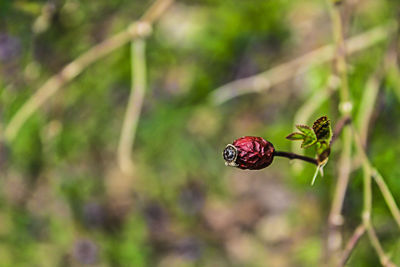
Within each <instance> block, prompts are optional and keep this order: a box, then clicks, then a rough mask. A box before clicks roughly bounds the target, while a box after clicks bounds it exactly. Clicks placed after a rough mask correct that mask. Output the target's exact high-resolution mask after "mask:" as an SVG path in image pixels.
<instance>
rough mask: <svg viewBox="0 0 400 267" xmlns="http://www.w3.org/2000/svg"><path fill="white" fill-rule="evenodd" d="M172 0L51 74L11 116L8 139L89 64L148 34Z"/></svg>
mask: <svg viewBox="0 0 400 267" xmlns="http://www.w3.org/2000/svg"><path fill="white" fill-rule="evenodd" d="M172 3H173V0H157V1H156V2H155V3H154V4H153V5H152V6H151V7H150V8H149V9H148V11H147V12H146V13H145V14H144V15H143V16H142V18H140V19H139V21H138V22H134V23H132V24H130V25H129V26H128V27H127V28H126V29H125V30H124V31H122V32H120V33H117V34H115V35H114V36H112V37H110V38H108V39H106V40H104V41H103V42H101V43H100V44H97V45H95V46H93V47H92V48H91V49H89V50H88V51H87V52H85V53H83V54H82V55H81V56H79V57H78V58H76V59H75V60H74V61H72V62H71V63H69V64H68V65H67V66H65V67H64V68H63V69H62V70H61V71H60V72H59V73H57V74H55V75H53V76H52V77H50V78H49V79H48V80H47V81H46V82H45V83H44V84H43V85H42V86H41V87H40V88H39V89H38V90H37V91H36V92H35V93H34V94H33V95H32V96H31V97H30V98H29V99H28V100H27V101H26V102H25V103H24V104H23V105H22V107H21V108H20V109H19V110H18V111H17V112H16V114H15V115H14V116H13V117H12V119H11V121H10V123H9V124H8V125H7V127H6V129H5V132H4V136H5V139H6V140H7V141H8V142H12V141H13V140H14V139H15V137H16V136H17V134H18V132H19V131H20V129H21V127H22V126H23V125H24V123H25V122H26V120H27V119H29V118H30V117H31V116H32V114H33V113H35V112H36V110H37V109H38V108H39V107H40V106H42V105H43V104H44V103H45V102H46V101H47V100H48V99H49V98H50V97H51V96H53V95H54V94H55V93H57V92H58V90H59V89H60V88H62V87H63V86H64V85H66V84H67V83H68V82H69V81H71V80H72V79H74V78H75V77H76V76H78V75H79V74H80V73H81V72H82V71H83V70H85V69H86V68H87V67H88V66H89V65H91V64H93V63H94V62H96V61H98V60H99V59H101V58H103V57H105V56H106V55H108V54H109V53H111V52H112V51H114V50H116V49H117V48H119V47H121V46H123V45H124V44H126V43H128V42H129V41H130V40H131V39H132V38H134V37H137V36H143V35H146V34H148V33H149V30H151V24H152V23H154V22H155V21H156V20H157V19H158V18H159V17H160V16H161V15H162V14H163V13H164V12H165V10H166V9H167V8H168V7H169V6H170V5H171V4H172Z"/></svg>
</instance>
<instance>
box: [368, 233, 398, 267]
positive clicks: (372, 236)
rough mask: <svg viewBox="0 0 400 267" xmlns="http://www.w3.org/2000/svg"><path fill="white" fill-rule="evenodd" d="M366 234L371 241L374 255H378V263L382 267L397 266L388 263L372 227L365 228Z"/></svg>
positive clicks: (387, 258)
mask: <svg viewBox="0 0 400 267" xmlns="http://www.w3.org/2000/svg"><path fill="white" fill-rule="evenodd" d="M367 233H368V237H369V240H370V241H371V244H372V246H373V247H374V249H375V251H376V253H377V254H378V257H379V261H380V262H381V264H382V266H384V267H396V266H397V265H396V264H394V263H393V262H391V261H390V259H389V257H388V256H387V255H386V254H385V251H384V250H383V248H382V245H381V243H380V242H379V239H378V237H377V235H376V233H375V230H374V228H373V227H372V226H370V227H368V228H367Z"/></svg>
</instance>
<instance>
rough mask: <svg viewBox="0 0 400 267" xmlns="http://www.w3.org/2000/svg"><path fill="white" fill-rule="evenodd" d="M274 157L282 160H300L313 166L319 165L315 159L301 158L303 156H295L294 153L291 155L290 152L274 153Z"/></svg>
mask: <svg viewBox="0 0 400 267" xmlns="http://www.w3.org/2000/svg"><path fill="white" fill-rule="evenodd" d="M274 156H277V157H284V158H288V159H300V160H302V161H306V162H309V163H312V164H314V165H316V166H318V165H319V162H318V160H317V159H314V158H310V157H307V156H303V155H299V154H295V153H291V152H284V151H275V152H274Z"/></svg>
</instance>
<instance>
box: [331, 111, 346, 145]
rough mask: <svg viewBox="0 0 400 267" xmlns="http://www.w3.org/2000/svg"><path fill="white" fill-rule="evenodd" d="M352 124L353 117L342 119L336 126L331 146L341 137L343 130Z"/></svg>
mask: <svg viewBox="0 0 400 267" xmlns="http://www.w3.org/2000/svg"><path fill="white" fill-rule="evenodd" d="M350 122H351V117H350V116H345V117H343V118H341V119H340V120H339V121H338V122H337V123H336V125H335V129H334V130H333V134H332V139H331V142H330V145H332V144H333V143H335V141H336V140H337V139H338V137H339V136H340V134H341V132H342V131H343V128H344V127H345V126H346V125H348V124H349V123H350Z"/></svg>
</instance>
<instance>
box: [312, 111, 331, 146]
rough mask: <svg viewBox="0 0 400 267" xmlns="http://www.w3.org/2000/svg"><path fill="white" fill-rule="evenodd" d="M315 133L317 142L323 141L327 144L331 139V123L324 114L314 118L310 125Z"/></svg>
mask: <svg viewBox="0 0 400 267" xmlns="http://www.w3.org/2000/svg"><path fill="white" fill-rule="evenodd" d="M312 129H313V131H314V133H315V135H316V136H317V139H318V142H322V141H325V142H327V143H328V144H329V143H330V141H331V139H332V128H331V123H330V121H329V120H328V118H327V117H326V116H323V117H321V118H319V119H318V120H316V121H315V122H314V124H313V127H312Z"/></svg>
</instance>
